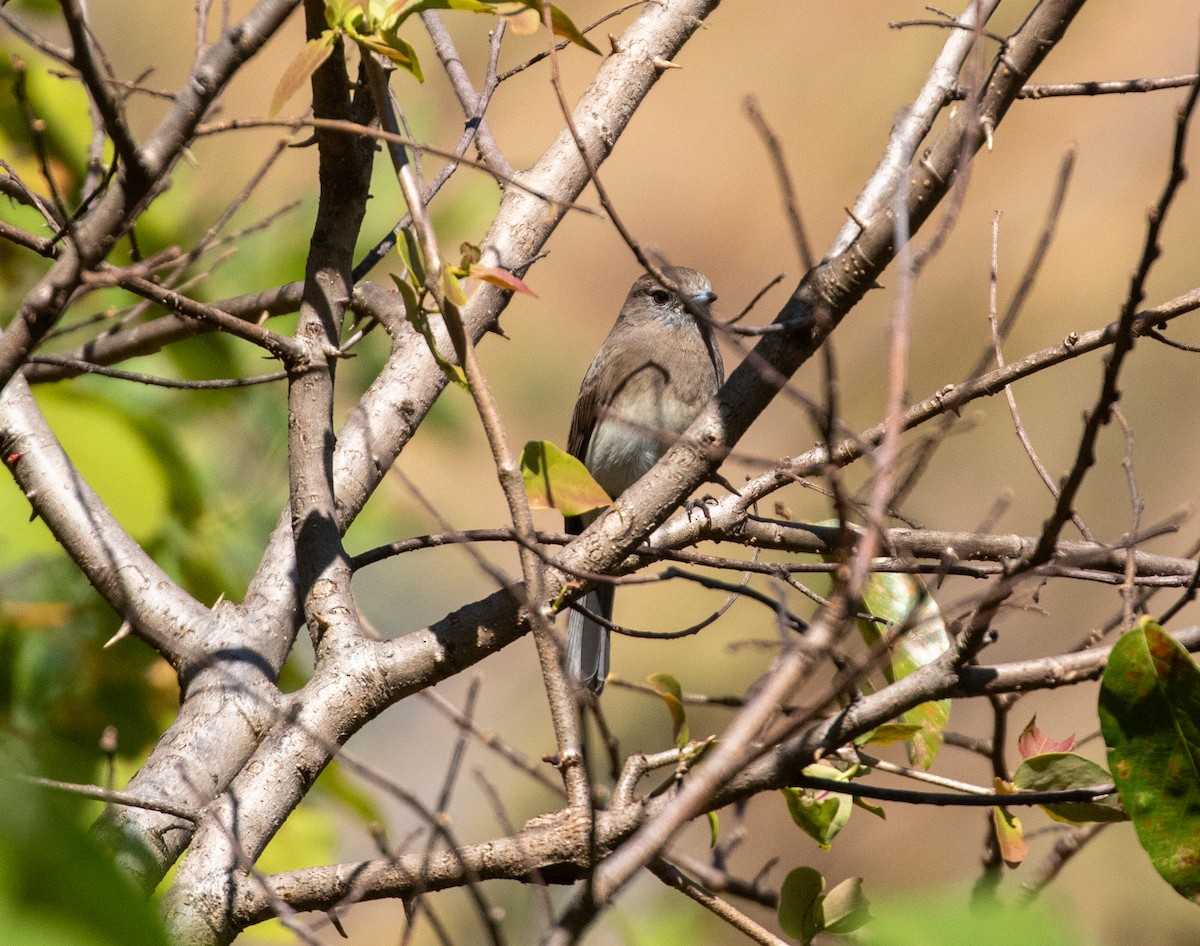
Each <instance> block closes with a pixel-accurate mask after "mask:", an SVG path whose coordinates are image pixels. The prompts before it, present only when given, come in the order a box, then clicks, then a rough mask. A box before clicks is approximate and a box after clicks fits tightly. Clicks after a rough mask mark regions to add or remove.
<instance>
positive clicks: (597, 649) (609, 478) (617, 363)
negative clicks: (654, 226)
mask: <svg viewBox="0 0 1200 946" xmlns="http://www.w3.org/2000/svg"><path fill="white" fill-rule="evenodd" d="M663 272H664V273H665V274H666V275H667V276H668V277H669V278H670V279H671V281H673V282H674V283H675V285H676V286H677V287H678V289H679V292H680V293H681V294H682V295H683V296H684V297H686V298H687V299H689V300H690V301H691V302H692V303H693V304H694V305H695V306H697V307H698V308H699V309H701V310H702V311H703V312H705V313H707V312H708V307H709V306H710V305H711V304H712V303H713V301H714V300H715V299H716V298H717V296H716V293H714V292H713V291H712V285H711V284H710V283H709V281H708V277H706V276H704V275H703V274H701V273H698V272H696V271H695V270H694V269H686V268H684V267H682V266H668V267H666V268H665V269H664V270H663ZM724 378H725V369H724V367H723V366H722V364H721V354H720V352H718V351H717V345H716V340H715V339H714V338H713V333H712V329H711V327H710V325H709V324H708V323H707V322H703V321H699V320H697V319H696V318H695V317H694V316H693V315H692V314H691V313H690V312H689V311H688V309H687V306H686V305H685V304H684V302H683V301H682V299H681V298H680V296H679V295H677V294H676V293H675V292H674V291H672V290H670V289H667V288H665V287H664V286H662V285H661V284H660V283H659V282H658V280H656V279H655V278H654V277H653V276H651V275H649V274H646V275H643V276H639V277H638V279H637V280H636V281H635V282H634V284H633V287H632V288H631V289H630V290H629V295H628V296H627V297H626V298H625V304H624V305H623V306H622V307H621V314H620V315H618V316H617V322H616V324H615V325H614V326H613V328H612V331H611V332H609V333H608V338H606V339H605V340H604V344H603V345H601V346H600V350H599V351H598V352H597V353H596V357H595V358H593V359H592V364H591V367H589V368H588V370H587V374H586V375H584V378H583V384H581V385H580V387H579V400H578V401H576V402H575V414H574V416H573V417H572V418H571V433H570V436H569V437H568V439H567V449H568V450H569V451H570V453H571V455H572V456H575V457H578V458H579V459H580V460H582V461H583V463H584V465H585V466H586V467H587V468H588V470H589V471H590V472H591V474H592V476H593V477H594V478H595V480H596V482H598V483H599V484H600V485H601V486H603V487H604V489H605V491H606V492H607V493H608V494H609V496H611V497H613V498H614V499H616V498H617V497H618V496H619V495H620V494H621V493H623V492H624V491H625V490H626V489H627V488H628V487H630V486H632V485H633V484H634V483H635V482H636V481H637V480H638V479H640V478H641V476H642V475H643V474H644V473H646V471H648V470H649V469H650V468H651V467H652V466H654V464H655V463H657V462H658V460H659V458H660V457H661V456H662V455H663V454H664V453H666V452H667V449H668V448H669V447H670V446H671V445H672V444H673V443H674V442H675V441H676V440H677V439H678V437H679V435H680V434H682V433H683V432H684V431H685V430H686V429H687V428H688V427H689V426H690V425H691V423H692V421H693V420H695V419H696V415H698V414H699V413H700V409H701V408H702V407H704V405H705V404H706V403H708V400H709V398H711V397H712V396H713V395H714V394H715V393H716V391H717V388H718V387H720V385H721V382H722V381H723V380H724ZM598 515H599V513H589V514H588V515H586V516H576V517H571V518H568V519H567V531H568V532H571V533H573V534H578V533H580V532H582V531H583V530H584V529H585V528H586V527H587V526H588V525H589V524H591V522H592V521H593V520H595V519H596V517H597V516H598ZM580 604H582V605H583V606H584V607H585V608H587V609H588V610H589V611H592V612H593V613H595V614H599V615H600V616H601V617H603V618H604V619H605V620H611V618H612V609H613V586H612V585H604V584H602V585H600V586H598V587H597V588H596V589H595V590H593V591H590V592H588V593H587V594H586V595H585V596H584V597H583V598H582V600H581V601H580ZM566 661H567V671H568V672H569V673H570V675H571V677H572V679H574V680H575V681H576V683H578V684H579V685H580V686H584V687H587V688H588V689H589V690H591V691H592V692H593V693H595V694H597V695H599V693H600V691H601V690H603V689H604V681H605V679H606V678H607V677H608V662H609V631H608V628H606V627H603V626H602V625H600V624H597V623H596V622H595V621H593V620H591V619H589V618H587V617H585V616H584V615H583V614H581V613H580V612H578V611H575V610H572V611H571V612H570V615H569V617H568V620H567V651H566Z"/></svg>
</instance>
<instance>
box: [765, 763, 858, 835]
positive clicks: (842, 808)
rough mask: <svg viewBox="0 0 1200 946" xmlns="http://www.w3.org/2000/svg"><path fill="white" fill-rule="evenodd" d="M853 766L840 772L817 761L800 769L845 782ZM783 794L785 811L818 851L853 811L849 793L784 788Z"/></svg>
mask: <svg viewBox="0 0 1200 946" xmlns="http://www.w3.org/2000/svg"><path fill="white" fill-rule="evenodd" d="M857 771H858V770H857V768H855V769H851V770H849V771H847V772H843V771H841V770H840V769H835V768H833V766H830V765H822V764H821V763H819V762H817V763H814V764H812V765H810V766H807V767H806V768H805V769H804V774H805V775H809V776H812V777H813V778H824V779H833V780H835V781H840V782H848V781H850V778H851V776H852V775H853V774H856V773H857ZM782 792H783V797H784V798H785V799H786V800H787V806H788V813H789V814H791V816H792V820H793V821H794V822H796V825H797V826H798V827H799V828H800V829H801V830H803V831H804V833H805V834H807V835H808V836H809V837H810V838H812V839H813V840H814V841H816V842H817V843H818V844H819V845H820V846H821V848H822V850H826V851H828V850H829V847H830V845H831V844H832V843H833V839H834V838H836V837H837V836H838V833H839V832H840V831H841V830H842V828H844V827H845V826H846V822H847V821H849V820H850V814H851V812H853V811H854V800H853V799H852V798H851V797H850V796H849V795H842V794H840V793H837V792H830V791H826V790H824V789H809V788H784V789H782Z"/></svg>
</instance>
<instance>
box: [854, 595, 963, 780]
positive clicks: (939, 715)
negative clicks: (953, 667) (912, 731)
mask: <svg viewBox="0 0 1200 946" xmlns="http://www.w3.org/2000/svg"><path fill="white" fill-rule="evenodd" d="M863 607H864V608H865V609H866V611H867V612H868V613H869V614H872V615H874V616H875V617H876V618H879V619H881V620H882V621H885V622H887V625H888V626H889V627H909V628H910V629H909V630H908V631H907V632H906V633H905V634H904V636H903V637H902V638H901V639H900V641H898V642H897V643H895V644H893V645H892V646H891V653H892V660H891V663H890V665H888V666H887V667H885V668H884V675H885V676H886V677H887V680H888V682H889V683H895V682H896V681H897V680H900V679H903V678H904V677H906V676H908V675H909V674H910V673H912V672H913V671H914V670H916V669H918V668H919V667H923V666H925V665H926V664H928V663H932V662H933V661H935V660H937V659H938V658H939V657H940V656H941V655H942V654H944V653H945V652H946V651H947V650H948V649H949V647H950V635H949V634H947V633H946V625H945V623H944V622H943V621H942V615H941V612H940V611H939V610H938V606H937V602H935V601H934V600H933V599H932V598H931V597H930V596H929V593H928V592H927V591H926V590H925V583H924V582H922V581H921V579H920V578H919V577H917V576H916V575H902V574H899V573H896V572H878V573H876V574H874V575H872V576H871V577H870V578H869V579H868V580H867V583H866V587H865V588H864V589H863ZM858 628H859V632H860V633H861V634H862V636H863V640H865V641H866V642H867V644H868V645H870V646H872V647H874V646H875V645H876V644H878V643H879V642H880V641H881V640H883V638H884V633H883V631H882V630H881V628H880V626H879V624H877V623H875V622H874V621H868V620H865V619H863V620H860V621H859V622H858ZM949 719H950V701H949V700H935V701H930V702H927V703H921V704H920V705H919V706H914V707H913V708H912V709H910V710H908V711H907V712H906V713H903V714H902V715H901V716H900V720H901V722H903V723H911V724H913V725H917V726H920V727H921V731H920V733H919V734H917V735H915V736H914V737H913V739H912V741H910V742H909V744H908V757H909V760H910V761H911V762H912V764H913V765H920V766H922V767H923V768H925V769H928V768H929V767H930V766H931V765H932V764H933V760H934V758H936V756H937V754H938V751H939V750H940V749H941V747H942V733H943V732H945V729H946V724H947V722H948V721H949Z"/></svg>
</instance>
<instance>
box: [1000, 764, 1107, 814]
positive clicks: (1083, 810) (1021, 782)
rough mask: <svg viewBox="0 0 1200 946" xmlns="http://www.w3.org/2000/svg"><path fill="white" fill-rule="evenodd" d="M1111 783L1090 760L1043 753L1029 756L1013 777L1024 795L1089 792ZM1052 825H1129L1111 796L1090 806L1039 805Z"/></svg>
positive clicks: (1088, 803) (1082, 803)
mask: <svg viewBox="0 0 1200 946" xmlns="http://www.w3.org/2000/svg"><path fill="white" fill-rule="evenodd" d="M1111 781H1112V776H1111V775H1109V774H1108V772H1106V771H1105V770H1104V769H1103V768H1101V767H1100V766H1098V765H1097V764H1096V763H1095V762H1093V761H1092V760H1091V759H1085V758H1084V757H1083V756H1081V755H1076V754H1075V753H1073V752H1043V753H1042V754H1040V755H1035V756H1030V757H1029V758H1028V759H1026V760H1025V761H1024V762H1022V763H1021V764H1020V765H1019V766H1018V767H1017V771H1016V772H1015V773H1014V774H1013V784H1014V785H1016V786H1017V788H1019V789H1020V790H1021V791H1023V792H1060V791H1069V790H1071V789H1074V788H1092V787H1094V786H1096V785H1105V784H1107V783H1108V782H1111ZM1041 808H1042V809H1043V810H1044V811H1045V812H1046V814H1048V815H1049V816H1050V817H1051V818H1053V819H1054V820H1055V821H1062V822H1065V823H1067V824H1083V823H1084V822H1087V821H1128V820H1129V817H1128V815H1126V814H1125V812H1124V810H1122V808H1121V802H1120V799H1119V798H1118V796H1117V794H1116V793H1115V792H1114V793H1113V794H1112V795H1108V796H1106V797H1104V798H1102V799H1097V800H1095V801H1090V802H1069V803H1066V804H1061V805H1042V806H1041Z"/></svg>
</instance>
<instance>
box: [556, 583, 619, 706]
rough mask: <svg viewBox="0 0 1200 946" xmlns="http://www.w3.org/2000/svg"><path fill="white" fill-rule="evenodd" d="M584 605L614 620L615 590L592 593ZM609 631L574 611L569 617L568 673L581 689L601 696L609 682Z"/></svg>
mask: <svg viewBox="0 0 1200 946" xmlns="http://www.w3.org/2000/svg"><path fill="white" fill-rule="evenodd" d="M580 604H582V605H583V607H585V608H587V609H588V610H589V611H591V612H593V613H594V614H598V615H600V616H601V617H602V618H604V620H606V621H611V620H612V612H613V586H612V585H601V586H600V587H598V588H596V589H595V590H594V591H589V592H588V593H587V594H586V595H584V596H583V598H582V599H581V600H580ZM608 638H609V630H608V628H607V627H604V626H602V625H600V624H597V623H596V622H595V621H593V620H592V619H591V618H589V617H587V616H586V615H584V614H582V613H580V612H579V611H574V610H572V611H571V613H570V615H569V616H568V617H567V653H566V660H567V673H569V674H570V675H571V679H572V680H574V681H575V682H576V683H578V684H579V685H580V686H584V687H587V688H588V689H589V690H591V691H592V692H593V693H594V694H596V695H597V696H599V695H600V691H601V690H603V689H604V681H605V680H607V679H608V657H609V639H608Z"/></svg>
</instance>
